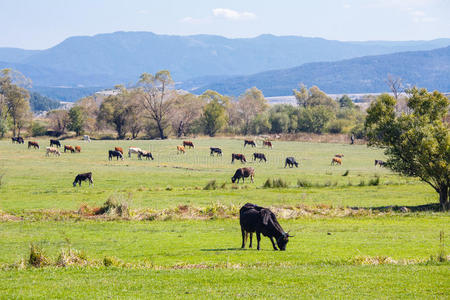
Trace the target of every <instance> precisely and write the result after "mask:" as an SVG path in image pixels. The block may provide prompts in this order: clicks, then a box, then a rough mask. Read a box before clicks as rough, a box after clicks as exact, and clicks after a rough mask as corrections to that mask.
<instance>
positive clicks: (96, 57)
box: [0, 32, 450, 87]
mask: <svg viewBox="0 0 450 300" xmlns="http://www.w3.org/2000/svg"><path fill="white" fill-rule="evenodd" d="M448 45H450V39H437V40H432V41H405V42H383V41H371V42H341V41H333V40H325V39H322V38H306V37H299V36H273V35H261V36H258V37H255V38H237V39H230V38H225V37H222V36H213V35H193V36H175V35H158V34H154V33H151V32H115V33H108V34H99V35H95V36H78V37H71V38H68V39H66V40H64V41H63V42H61V43H60V44H58V45H56V46H54V47H52V48H49V49H46V50H39V51H29V50H22V49H14V48H0V61H3V62H4V63H2V64H0V68H2V67H4V66H7V65H8V63H9V65H11V64H12V63H15V66H16V67H17V69H18V70H19V71H21V72H23V73H24V74H25V75H27V76H29V77H31V79H32V80H33V81H34V82H38V84H37V85H39V86H62V85H63V86H70V87H76V86H79V85H83V86H88V85H89V86H104V85H114V84H118V83H123V84H128V83H134V82H136V81H137V79H138V76H139V75H140V74H141V73H142V72H149V73H155V72H157V71H159V70H161V69H167V70H170V72H171V73H172V75H173V78H174V79H175V80H176V81H183V80H187V79H190V78H195V77H200V76H206V75H216V76H217V75H218V76H229V75H249V74H253V73H257V72H262V71H267V70H271V69H281V68H289V67H294V66H298V65H301V64H304V63H309V62H317V61H338V60H342V59H347V58H354V57H360V56H364V55H377V54H386V53H394V52H399V51H410V50H413V51H415V50H429V49H435V48H439V47H444V46H448ZM40 73H42V74H40ZM41 75H42V76H41Z"/></svg>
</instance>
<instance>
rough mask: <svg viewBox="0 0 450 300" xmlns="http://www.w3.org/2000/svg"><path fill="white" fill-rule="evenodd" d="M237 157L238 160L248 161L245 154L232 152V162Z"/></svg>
mask: <svg viewBox="0 0 450 300" xmlns="http://www.w3.org/2000/svg"><path fill="white" fill-rule="evenodd" d="M235 159H236V160H240V161H241V163H245V162H247V160H246V159H245V156H244V154H236V153H233V154H231V163H234V160H235Z"/></svg>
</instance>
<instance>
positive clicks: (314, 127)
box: [298, 105, 334, 133]
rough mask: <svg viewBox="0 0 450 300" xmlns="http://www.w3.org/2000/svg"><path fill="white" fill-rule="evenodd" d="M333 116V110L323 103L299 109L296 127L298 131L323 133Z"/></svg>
mask: <svg viewBox="0 0 450 300" xmlns="http://www.w3.org/2000/svg"><path fill="white" fill-rule="evenodd" d="M333 116H334V115H333V112H331V111H330V110H329V108H328V107H326V106H323V105H319V106H315V107H308V108H304V109H301V110H300V111H299V116H298V128H299V130H300V131H306V132H312V133H323V132H324V131H325V128H326V125H327V123H328V122H329V121H330V120H331V119H333Z"/></svg>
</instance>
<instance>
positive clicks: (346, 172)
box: [342, 170, 350, 177]
mask: <svg viewBox="0 0 450 300" xmlns="http://www.w3.org/2000/svg"><path fill="white" fill-rule="evenodd" d="M348 173H350V171H349V170H347V171H345V173H344V174H342V176H344V177H345V176H347V175H348Z"/></svg>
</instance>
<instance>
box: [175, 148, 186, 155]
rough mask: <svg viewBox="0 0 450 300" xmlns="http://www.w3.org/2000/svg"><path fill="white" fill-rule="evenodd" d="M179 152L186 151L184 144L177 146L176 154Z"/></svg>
mask: <svg viewBox="0 0 450 300" xmlns="http://www.w3.org/2000/svg"><path fill="white" fill-rule="evenodd" d="M180 153H183V154H184V153H186V151H185V150H184V146H177V154H180Z"/></svg>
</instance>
